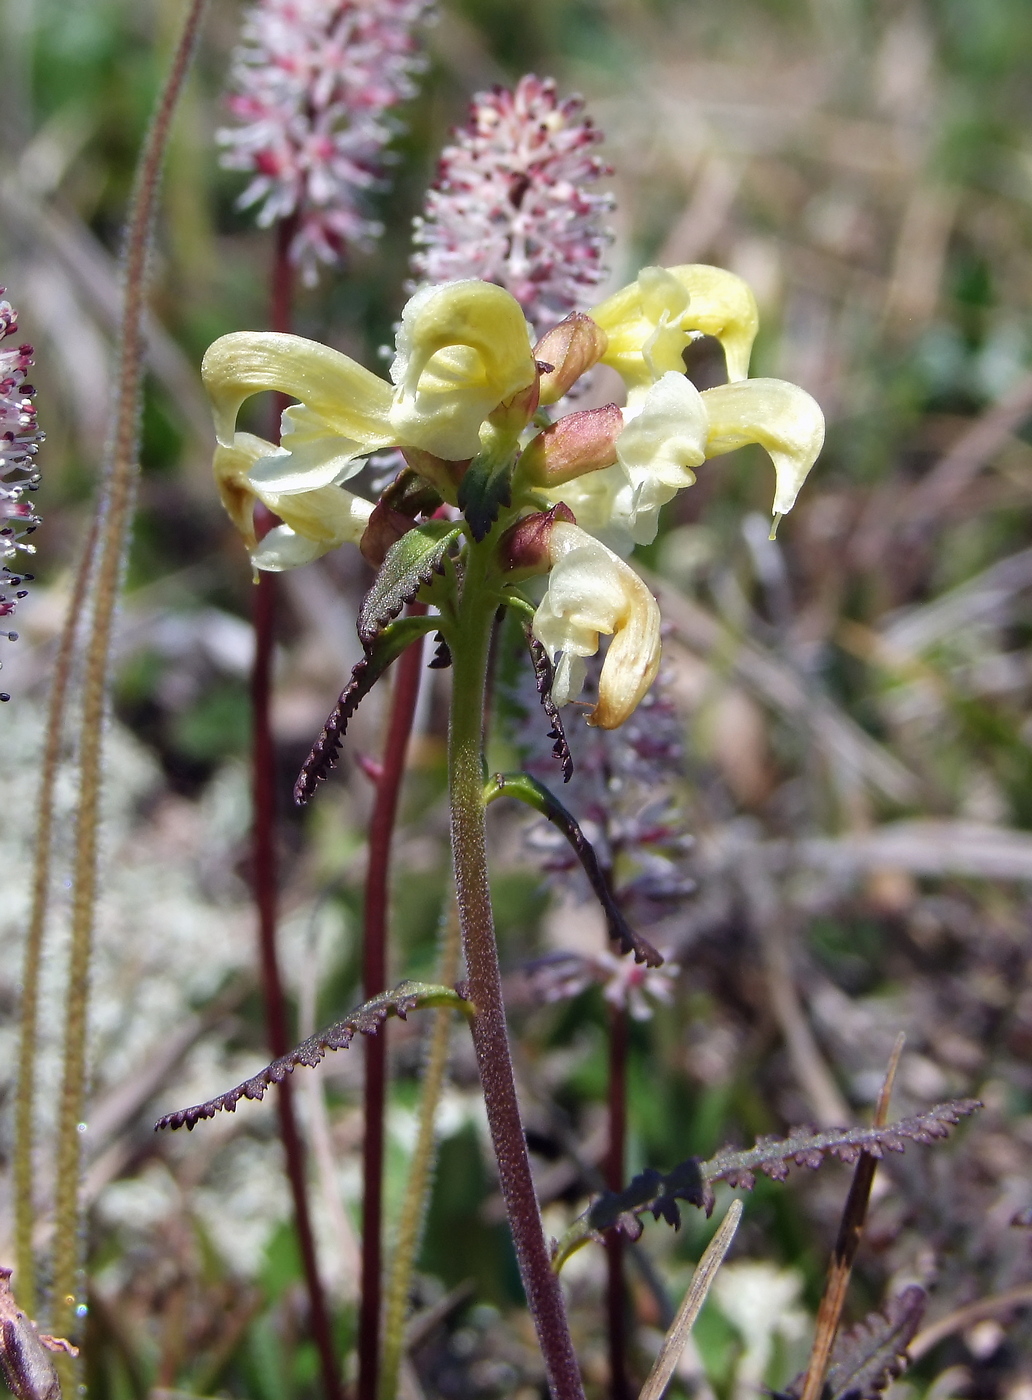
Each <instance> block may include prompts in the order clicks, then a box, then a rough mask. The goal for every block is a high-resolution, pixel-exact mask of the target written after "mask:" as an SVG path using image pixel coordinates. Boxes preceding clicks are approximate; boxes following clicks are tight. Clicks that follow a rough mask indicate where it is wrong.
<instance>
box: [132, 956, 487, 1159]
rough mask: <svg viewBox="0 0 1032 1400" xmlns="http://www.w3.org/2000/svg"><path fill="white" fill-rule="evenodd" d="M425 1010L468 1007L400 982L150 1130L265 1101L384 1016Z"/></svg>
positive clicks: (423, 986)
mask: <svg viewBox="0 0 1032 1400" xmlns="http://www.w3.org/2000/svg"><path fill="white" fill-rule="evenodd" d="M427 1006H451V1007H457V1008H459V1009H460V1010H463V1011H466V1012H469V1011H470V1010H471V1007H470V1004H469V1002H468V1001H466V1000H464V999H463V998H462V997H461V996H460V995H459V993H458V992H457V991H455V990H454V989H453V988H452V987H438V986H435V985H434V984H432V983H427V982H400V983H399V984H398V986H397V987H395V988H394V989H393V991H389V992H381V993H380V994H379V996H375V997H373V998H372V999H371V1000H370V1001H366V1002H363V1003H362V1005H361V1006H359V1007H357V1008H356V1009H355V1010H354V1011H352V1012H350V1013H349V1014H348V1015H347V1016H345V1017H344V1019H343V1020H342V1021H337V1022H336V1023H335V1024H334V1025H332V1026H330V1027H329V1029H328V1030H325V1031H320V1032H319V1033H318V1035H313V1036H309V1038H308V1039H307V1040H303V1041H302V1042H301V1044H300V1045H299V1046H297V1048H296V1049H294V1050H291V1051H290V1053H289V1054H287V1055H281V1056H280V1057H279V1059H278V1060H273V1062H272V1064H271V1065H266V1066H265V1068H264V1069H263V1070H259V1072H258V1073H257V1074H254V1075H252V1076H251V1078H250V1079H245V1080H244V1082H243V1083H242V1084H238V1085H237V1086H236V1088H234V1089H227V1090H226V1092H225V1093H223V1094H217V1095H216V1096H215V1098H213V1099H208V1100H207V1102H206V1103H201V1104H196V1105H195V1106H194V1107H193V1108H180V1109H177V1111H176V1112H175V1113H166V1114H165V1116H164V1117H163V1118H159V1119H158V1121H157V1123H156V1124H155V1125H154V1127H155V1131H157V1130H158V1129H160V1128H184V1127H185V1128H187V1129H191V1128H193V1126H194V1124H195V1123H199V1122H200V1121H201V1120H202V1119H203V1118H214V1116H215V1114H216V1113H219V1112H220V1111H222V1110H223V1109H225V1110H226V1111H227V1112H228V1113H232V1112H233V1111H234V1109H235V1108H236V1106H237V1104H238V1103H239V1102H240V1100H241V1099H262V1098H264V1097H265V1091H266V1090H267V1089H270V1088H271V1087H272V1085H273V1084H278V1083H279V1082H280V1080H282V1079H284V1078H285V1077H286V1076H287V1075H288V1074H292V1073H293V1072H294V1070H295V1069H296V1068H297V1066H298V1065H305V1066H308V1067H311V1066H313V1065H317V1064H318V1063H319V1061H320V1060H321V1059H323V1058H324V1057H325V1055H326V1054H327V1053H328V1052H329V1051H330V1050H346V1049H347V1048H348V1046H349V1045H350V1044H351V1042H352V1041H353V1040H354V1038H355V1036H356V1035H358V1034H361V1035H375V1034H376V1032H377V1031H378V1030H379V1029H380V1027H381V1026H382V1025H383V1023H384V1021H386V1020H387V1018H388V1016H397V1017H398V1018H399V1020H402V1021H404V1020H405V1019H406V1017H407V1016H408V1013H409V1012H410V1011H416V1010H421V1009H422V1008H423V1007H427Z"/></svg>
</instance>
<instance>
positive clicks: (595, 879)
mask: <svg viewBox="0 0 1032 1400" xmlns="http://www.w3.org/2000/svg"><path fill="white" fill-rule="evenodd" d="M485 797H486V799H487V801H488V802H493V801H494V799H495V798H496V797H515V798H516V799H517V800H518V801H520V802H525V803H526V804H527V806H528V807H532V808H533V809H534V811H535V812H540V813H541V815H542V816H543V817H547V818H548V820H549V821H550V822H551V823H552V825H553V826H554V827H555V828H556V830H557V831H561V832H562V834H563V835H564V836H565V837H566V839H567V841H568V842H569V843H570V847H571V849H572V850H573V852H574V854H575V855H576V857H577V859H578V860H579V861H580V863H581V867H582V869H583V871H584V874H585V875H586V876H587V877H588V883H589V884H590V885H591V888H592V890H593V892H594V894H595V896H596V898H597V899H598V902H599V903H600V904H601V906H602V911H603V913H604V914H605V916H606V926H607V928H608V929H609V936H610V938H611V939H612V940H613V942H614V943H615V944H616V945H617V947H618V948H619V949H620V952H621V953H633V954H634V961H635V962H639V963H645V964H646V965H647V966H648V967H660V966H661V965H662V962H663V955H662V953H660V952H659V951H658V950H657V949H656V948H654V947H653V946H652V944H651V943H650V942H649V940H648V939H647V938H645V937H644V936H643V935H642V934H640V933H638V932H637V930H636V929H633V928H632V927H631V925H630V924H629V923H628V922H627V919H626V918H625V917H624V913H623V910H622V909H621V908H620V906H619V905H618V904H617V902H616V900H615V899H614V898H613V892H612V890H611V889H610V888H609V881H608V880H607V879H606V876H605V872H604V871H603V869H602V867H601V866H600V865H599V863H598V856H597V855H596V854H595V848H594V846H593V845H592V844H591V842H590V841H589V840H588V838H587V837H586V836H585V835H584V832H583V830H582V829H581V826H580V824H579V823H578V822H577V819H576V818H575V817H574V816H573V814H572V813H571V812H568V811H567V810H566V808H565V807H564V806H563V804H562V803H561V802H560V801H559V799H558V797H556V796H555V794H554V793H552V792H549V790H548V788H546V787H545V785H544V783H539V782H538V780H537V778H534V777H531V775H530V774H529V773H496V774H495V775H494V777H493V778H492V779H491V781H490V783H489V784H488V786H487V788H486V790H485Z"/></svg>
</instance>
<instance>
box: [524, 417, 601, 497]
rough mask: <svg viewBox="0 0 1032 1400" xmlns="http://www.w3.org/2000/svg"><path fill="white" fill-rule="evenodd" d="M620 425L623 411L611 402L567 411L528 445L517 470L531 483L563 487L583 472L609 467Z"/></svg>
mask: <svg viewBox="0 0 1032 1400" xmlns="http://www.w3.org/2000/svg"><path fill="white" fill-rule="evenodd" d="M623 427H624V421H623V414H622V413H621V412H620V410H619V409H618V408H617V406H616V404H614V403H607V404H606V405H605V406H604V407H602V408H586V409H583V410H582V411H581V412H580V413H568V414H567V415H566V417H565V418H560V419H559V421H558V422H557V423H553V424H552V425H551V427H548V428H545V430H544V431H543V432H540V433H538V435H537V437H536V438H534V440H533V441H532V442H530V443H528V444H527V447H526V449H525V451H524V453H523V456H522V457H521V458H520V472H521V474H522V476H523V477H524V479H525V480H526V481H528V482H530V483H531V484H532V485H534V486H562V485H563V483H564V482H566V481H572V480H573V479H574V478H575V477H578V476H584V475H585V473H586V472H597V471H601V470H602V469H603V468H604V467H611V466H612V465H613V463H614V462H615V461H616V439H617V437H618V436H619V435H620V433H622V432H623Z"/></svg>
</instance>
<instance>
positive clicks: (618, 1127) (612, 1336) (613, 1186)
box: [605, 1006, 631, 1400]
mask: <svg viewBox="0 0 1032 1400" xmlns="http://www.w3.org/2000/svg"><path fill="white" fill-rule="evenodd" d="M627 1044H628V1022H627V1010H626V1008H625V1007H622V1006H612V1007H610V1009H609V1147H608V1149H607V1152H606V1163H605V1173H606V1185H607V1186H608V1187H609V1189H610V1191H620V1190H621V1189H622V1188H623V1184H624V1158H625V1152H626V1141H627ZM606 1263H607V1265H608V1274H607V1280H606V1312H607V1315H608V1323H609V1393H610V1395H611V1397H612V1400H630V1396H631V1387H630V1381H629V1380H628V1376H627V1293H626V1289H625V1286H624V1237H623V1235H622V1234H621V1233H620V1232H619V1231H618V1230H610V1231H609V1232H608V1233H607V1235H606Z"/></svg>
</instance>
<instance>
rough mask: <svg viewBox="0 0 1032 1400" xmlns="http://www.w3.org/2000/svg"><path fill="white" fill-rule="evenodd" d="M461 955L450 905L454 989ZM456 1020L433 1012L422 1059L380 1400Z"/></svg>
mask: <svg viewBox="0 0 1032 1400" xmlns="http://www.w3.org/2000/svg"><path fill="white" fill-rule="evenodd" d="M461 951H462V945H461V935H460V930H459V921H458V918H457V916H456V911H455V908H454V906H450V907H449V909H448V913H447V915H446V924H445V935H444V940H443V943H442V946H441V953H440V957H439V959H438V966H437V972H436V974H435V978H434V980H435V981H437V982H440V983H442V984H443V985H444V986H449V987H450V986H452V985H453V983H454V982H455V980H456V978H457V977H458V975H459V954H460V953H461ZM454 1019H455V1018H454V1015H453V1013H452V1011H451V1010H450V1009H449V1008H448V1007H447V1006H441V1007H438V1009H437V1010H436V1011H435V1012H434V1023H433V1027H432V1029H431V1031H430V1041H429V1047H428V1050H427V1057H426V1070H425V1071H424V1074H423V1086H422V1092H421V1094H420V1099H419V1128H418V1132H417V1135H416V1146H415V1150H414V1152H413V1154H412V1164H411V1166H410V1167H409V1174H408V1181H407V1183H406V1186H405V1202H404V1205H403V1206H402V1210H401V1218H400V1220H399V1221H398V1239H397V1243H396V1245H395V1247H394V1258H393V1260H392V1261H391V1272H390V1279H389V1281H388V1285H387V1307H386V1310H385V1316H384V1325H383V1360H382V1362H381V1365H380V1389H379V1400H394V1397H395V1395H396V1394H397V1390H398V1373H399V1370H400V1368H401V1359H402V1356H403V1355H404V1351H405V1321H406V1317H407V1314H408V1299H409V1287H410V1285H411V1282H412V1270H413V1269H414V1267H415V1263H416V1255H417V1254H418V1252H419V1245H420V1241H421V1238H422V1232H423V1221H424V1219H425V1217H426V1207H427V1201H428V1198H429V1194H430V1186H431V1184H432V1179H433V1171H434V1162H435V1158H436V1145H437V1143H436V1138H435V1136H434V1121H435V1119H436V1117H437V1106H438V1104H439V1103H440V1101H441V1094H442V1093H443V1091H444V1084H445V1078H446V1075H447V1070H448V1051H449V1048H450V1044H451V1028H452V1023H453V1021H454Z"/></svg>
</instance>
